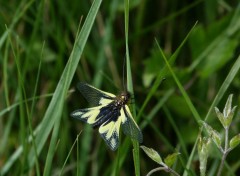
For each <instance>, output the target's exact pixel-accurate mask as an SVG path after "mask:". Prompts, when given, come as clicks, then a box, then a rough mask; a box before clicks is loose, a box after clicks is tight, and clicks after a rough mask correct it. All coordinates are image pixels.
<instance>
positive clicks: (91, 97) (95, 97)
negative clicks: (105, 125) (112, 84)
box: [77, 82, 116, 106]
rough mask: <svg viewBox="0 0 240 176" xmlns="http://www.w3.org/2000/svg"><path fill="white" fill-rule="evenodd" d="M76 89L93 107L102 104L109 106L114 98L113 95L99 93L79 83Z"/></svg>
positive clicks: (87, 85) (85, 84)
mask: <svg viewBox="0 0 240 176" xmlns="http://www.w3.org/2000/svg"><path fill="white" fill-rule="evenodd" d="M77 88H78V89H79V91H80V92H81V94H82V95H83V96H84V98H85V99H86V100H87V101H88V102H89V103H90V104H92V105H93V106H98V105H102V104H109V103H111V102H112V101H113V99H114V98H115V97H116V96H115V95H113V94H111V93H108V92H104V91H101V90H99V89H97V88H95V87H93V86H91V85H89V84H87V83H83V82H80V83H78V85H77Z"/></svg>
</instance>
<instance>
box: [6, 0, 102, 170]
mask: <svg viewBox="0 0 240 176" xmlns="http://www.w3.org/2000/svg"><path fill="white" fill-rule="evenodd" d="M101 2H102V0H95V1H94V2H93V4H92V6H91V9H90V11H89V13H88V15H87V18H86V20H85V22H84V25H83V27H82V29H81V32H80V34H79V35H78V36H77V39H76V42H75V44H74V47H73V50H72V53H71V55H70V58H69V60H68V62H67V65H66V67H65V69H64V71H63V73H62V76H61V78H60V80H59V82H58V85H57V87H56V89H55V92H54V94H53V97H52V100H51V102H50V104H49V106H48V109H47V111H46V113H45V115H44V118H43V120H42V122H41V128H40V131H39V133H38V134H37V135H36V145H37V153H38V154H39V153H40V152H41V150H42V148H43V146H44V144H45V142H46V140H47V138H48V136H49V134H50V132H51V130H52V128H53V126H54V123H57V121H60V120H61V117H62V109H63V105H64V101H65V97H66V94H67V91H68V88H69V86H70V83H71V81H72V78H73V75H74V73H75V70H76V68H77V65H78V62H79V60H80V56H81V55H82V52H83V49H84V46H85V44H86V41H87V39H88V36H89V33H90V31H91V28H92V26H93V23H94V20H95V18H96V15H97V12H98V9H99V7H100V4H101ZM17 150H18V149H17ZM20 151H21V150H20ZM33 156H34V151H33V148H32V149H31V151H30V152H29V154H28V161H29V165H30V166H32V165H33V164H34V157H33ZM14 159H15V160H14V161H16V159H17V158H16V157H15V158H14ZM14 161H13V160H8V162H7V163H6V164H5V165H7V166H8V169H9V168H10V167H9V166H10V165H12V164H13V163H14ZM3 168H4V166H3ZM5 171H6V170H5Z"/></svg>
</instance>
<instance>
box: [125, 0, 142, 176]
mask: <svg viewBox="0 0 240 176" xmlns="http://www.w3.org/2000/svg"><path fill="white" fill-rule="evenodd" d="M124 4H125V10H124V14H125V21H124V22H125V42H126V43H125V45H126V65H127V89H128V90H129V92H130V93H131V94H132V95H133V97H134V94H133V83H132V73H131V65H130V58H129V47H128V25H129V0H125V1H124ZM132 113H133V117H136V108H135V105H134V104H132ZM132 143H133V160H134V168H135V175H137V176H140V158H139V143H138V141H137V140H134V139H132Z"/></svg>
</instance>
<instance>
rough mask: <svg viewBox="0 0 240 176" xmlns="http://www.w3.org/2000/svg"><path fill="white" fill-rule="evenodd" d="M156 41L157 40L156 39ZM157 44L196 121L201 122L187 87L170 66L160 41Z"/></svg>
mask: <svg viewBox="0 0 240 176" xmlns="http://www.w3.org/2000/svg"><path fill="white" fill-rule="evenodd" d="M156 42H157V41H156ZM157 45H158V48H159V50H160V52H161V54H162V57H163V59H164V61H165V63H166V65H167V67H168V69H169V71H170V73H171V75H172V77H173V79H174V81H175V82H176V84H177V86H178V88H179V90H180V92H181V93H182V95H183V97H184V99H185V101H186V103H187V105H188V107H189V108H190V110H191V112H192V114H193V117H194V118H195V121H196V122H197V123H199V121H200V120H201V117H200V115H199V114H198V112H197V110H196V108H195V107H194V105H193V104H192V101H191V99H190V98H189V96H188V94H187V92H186V91H185V89H184V88H183V85H182V84H181V83H180V81H179V79H178V78H177V76H176V74H175V73H174V71H173V70H172V67H171V66H170V64H169V62H168V60H167V58H166V57H165V55H164V53H163V51H162V49H161V47H160V46H159V44H158V43H157Z"/></svg>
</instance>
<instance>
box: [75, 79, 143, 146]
mask: <svg viewBox="0 0 240 176" xmlns="http://www.w3.org/2000/svg"><path fill="white" fill-rule="evenodd" d="M78 89H79V90H80V92H81V93H82V95H83V96H84V97H85V98H86V99H87V101H88V102H90V103H92V104H93V105H95V107H92V108H86V109H78V110H76V111H73V112H72V113H71V116H72V117H74V118H76V119H79V120H81V121H83V122H86V123H88V124H90V125H92V126H93V127H94V128H98V127H99V133H100V135H101V137H102V138H103V139H104V141H105V142H106V144H107V145H108V146H109V147H110V149H111V150H113V151H115V150H116V149H117V148H118V146H119V131H120V126H121V125H122V128H123V132H124V134H126V135H128V136H130V137H131V138H133V139H136V140H138V141H139V142H140V143H141V142H142V140H143V137H142V132H141V130H140V129H139V127H138V126H137V124H136V122H135V121H134V119H133V117H132V115H131V112H130V110H129V108H128V106H127V105H126V103H127V101H128V94H127V95H126V97H125V96H124V95H122V96H119V97H120V98H119V97H116V96H115V95H113V94H111V93H108V92H104V91H101V90H99V89H97V88H95V87H93V86H91V85H89V84H86V83H79V84H78Z"/></svg>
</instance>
